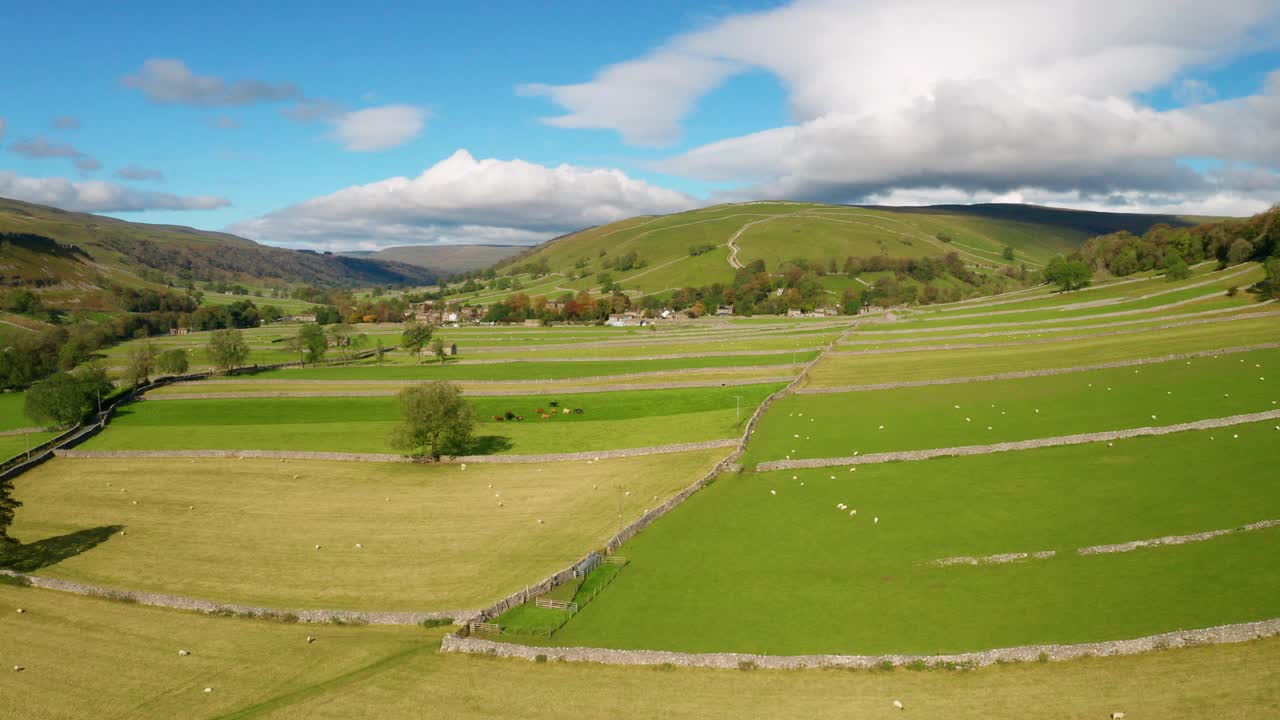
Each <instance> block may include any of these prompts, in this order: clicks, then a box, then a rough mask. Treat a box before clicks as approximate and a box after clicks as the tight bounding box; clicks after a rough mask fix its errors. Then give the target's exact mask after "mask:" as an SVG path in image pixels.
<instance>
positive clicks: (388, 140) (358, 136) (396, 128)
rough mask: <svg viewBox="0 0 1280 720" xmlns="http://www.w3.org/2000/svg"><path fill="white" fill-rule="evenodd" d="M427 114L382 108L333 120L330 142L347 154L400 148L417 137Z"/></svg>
mask: <svg viewBox="0 0 1280 720" xmlns="http://www.w3.org/2000/svg"><path fill="white" fill-rule="evenodd" d="M429 117H430V113H428V112H427V111H426V110H424V109H422V108H418V107H413V106H412V105H385V106H382V107H373V108H366V109H364V110H356V111H353V112H348V113H342V114H340V115H337V116H336V117H334V118H333V124H334V130H333V138H334V139H335V140H337V141H338V142H340V143H342V145H343V147H344V148H345V149H346V150H348V151H350V152H374V151H377V150H387V149H390V148H393V147H399V146H400V145H403V144H405V143H407V142H409V141H410V140H412V139H414V138H415V137H417V136H418V134H419V133H421V132H422V128H423V127H425V126H426V123H427V118H429Z"/></svg>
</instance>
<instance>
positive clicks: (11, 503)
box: [0, 479, 22, 551]
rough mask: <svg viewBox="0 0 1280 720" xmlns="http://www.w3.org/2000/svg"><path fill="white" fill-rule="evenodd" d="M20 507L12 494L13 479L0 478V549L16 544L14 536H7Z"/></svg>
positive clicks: (20, 504)
mask: <svg viewBox="0 0 1280 720" xmlns="http://www.w3.org/2000/svg"><path fill="white" fill-rule="evenodd" d="M20 507H22V503H20V502H18V499H17V498H15V497H14V496H13V480H12V479H9V480H0V551H4V550H5V549H6V548H13V547H14V546H16V545H17V544H18V541H17V540H16V539H15V538H12V537H9V526H10V525H12V524H13V516H14V514H15V513H16V512H17V511H18V508H20Z"/></svg>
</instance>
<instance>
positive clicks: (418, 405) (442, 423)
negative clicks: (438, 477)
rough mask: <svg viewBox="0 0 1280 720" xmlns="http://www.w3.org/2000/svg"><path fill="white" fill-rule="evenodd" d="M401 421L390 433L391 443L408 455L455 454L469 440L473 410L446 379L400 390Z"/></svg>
mask: <svg viewBox="0 0 1280 720" xmlns="http://www.w3.org/2000/svg"><path fill="white" fill-rule="evenodd" d="M399 398H400V414H401V415H402V416H403V418H404V420H403V421H402V422H401V423H400V424H399V425H398V426H396V428H395V430H393V431H392V432H391V446H392V447H394V448H396V449H398V450H403V451H405V452H407V453H409V454H410V455H430V456H431V457H432V458H437V459H438V458H439V457H440V456H441V455H443V454H446V453H448V454H452V455H456V454H459V453H460V452H462V451H463V450H465V449H466V447H467V445H468V444H470V442H471V431H472V428H473V427H474V425H475V413H474V412H473V411H472V410H471V405H469V404H468V403H467V401H466V400H463V399H462V389H461V388H459V387H458V386H457V385H454V384H453V383H450V382H444V381H436V382H431V383H421V384H419V385H413V386H411V387H407V388H405V389H404V390H401V391H400V396H399Z"/></svg>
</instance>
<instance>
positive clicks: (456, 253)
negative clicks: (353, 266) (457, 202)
mask: <svg viewBox="0 0 1280 720" xmlns="http://www.w3.org/2000/svg"><path fill="white" fill-rule="evenodd" d="M528 249H529V248H528V246H527V245H495V244H477V245H398V246H396V247H389V248H383V249H381V250H364V251H350V252H343V253H339V255H344V256H347V257H360V258H367V259H373V260H384V261H391V262H401V263H405V264H407V265H416V266H418V267H423V268H430V269H433V270H438V271H440V272H442V273H451V274H453V273H464V272H467V271H468V270H477V269H480V268H487V267H489V266H491V265H493V264H495V263H498V262H500V261H502V260H505V259H506V258H509V257H511V256H512V255H516V254H518V253H521V252H524V251H525V250H528Z"/></svg>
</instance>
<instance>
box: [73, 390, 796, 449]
mask: <svg viewBox="0 0 1280 720" xmlns="http://www.w3.org/2000/svg"><path fill="white" fill-rule="evenodd" d="M781 387H782V385H781V384H766V385H741V386H733V387H724V388H719V387H713V388H685V389H679V390H643V391H623V392H612V393H583V394H574V395H564V396H559V397H558V396H556V395H555V394H554V393H550V394H545V395H531V396H530V395H526V396H506V397H473V398H470V399H469V402H470V403H471V405H472V407H473V408H474V409H475V413H476V419H477V421H478V422H477V423H476V428H475V441H474V443H473V446H472V447H471V448H469V450H468V453H467V454H481V455H488V454H535V453H562V452H580V451H589V450H614V449H619V448H628V447H647V446H651V445H668V444H671V443H680V442H697V441H701V440H714V439H720V438H729V437H735V436H737V435H738V434H739V433H741V431H742V423H744V422H745V421H746V419H747V418H748V417H750V416H751V413H752V412H754V411H755V408H756V406H757V405H759V404H760V402H761V401H763V400H764V398H765V397H767V396H768V395H769V394H770V393H772V392H774V391H776V390H778V389H780V388H781ZM735 396H738V397H740V398H741V400H740V401H739V400H736V399H735ZM552 402H559V404H560V406H561V408H569V409H582V410H583V411H584V412H583V413H582V414H581V415H579V414H574V413H571V414H568V415H566V414H563V413H562V412H559V411H557V412H555V413H554V415H552V410H553V408H552V407H551V403H552ZM738 403H740V408H741V411H740V412H739V410H738V407H739V405H738ZM539 408H541V409H543V410H544V411H546V412H545V413H544V414H548V415H551V418H550V419H543V418H541V417H540V416H539V415H538V413H537V410H538V409H539ZM507 411H510V412H513V413H515V414H516V415H519V416H523V417H524V418H525V419H524V420H523V421H515V420H511V421H507V420H503V421H497V420H494V419H493V418H494V416H503V415H505V413H506V412H507ZM399 419H400V412H399V406H398V404H397V400H396V398H395V397H302V398H296V397H295V398H241V399H205V400H165V401H149V402H148V401H144V402H139V403H133V404H130V405H127V406H125V407H122V408H121V409H120V410H118V411H117V412H116V414H115V416H114V417H113V418H112V420H111V424H110V425H109V426H108V428H107V430H106V431H105V432H103V433H101V434H99V435H97V436H95V437H94V438H93V439H91V440H89V441H88V442H87V443H85V445H84V447H85V449H88V450H181V449H186V450H199V449H221V450H308V451H328V452H372V453H390V452H396V451H395V450H394V449H392V448H391V447H390V446H389V445H388V444H387V437H388V435H389V434H390V432H391V430H392V428H393V427H394V426H395V425H396V424H397V423H398V422H399Z"/></svg>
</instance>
